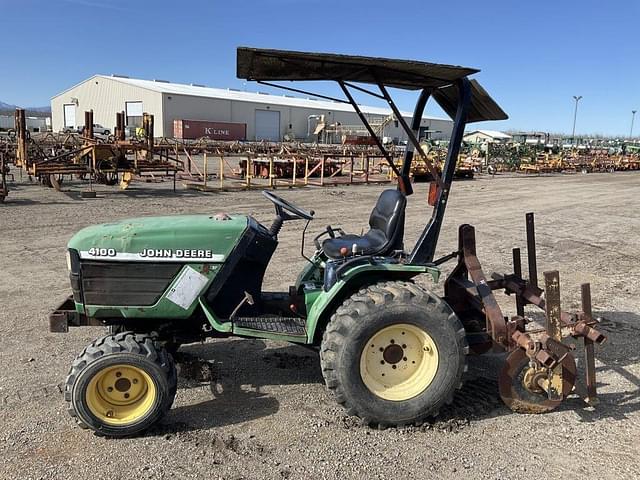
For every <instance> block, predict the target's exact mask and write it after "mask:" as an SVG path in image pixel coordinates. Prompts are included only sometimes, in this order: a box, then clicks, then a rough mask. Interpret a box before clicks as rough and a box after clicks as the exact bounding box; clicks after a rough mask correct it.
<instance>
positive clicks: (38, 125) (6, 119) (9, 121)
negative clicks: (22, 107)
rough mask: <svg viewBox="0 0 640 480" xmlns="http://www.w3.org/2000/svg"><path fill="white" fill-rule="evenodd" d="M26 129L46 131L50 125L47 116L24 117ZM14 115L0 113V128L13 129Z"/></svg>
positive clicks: (49, 119)
mask: <svg viewBox="0 0 640 480" xmlns="http://www.w3.org/2000/svg"><path fill="white" fill-rule="evenodd" d="M25 120H26V122H25V123H26V126H27V130H29V131H30V132H46V131H47V130H49V129H50V128H49V127H50V126H51V118H49V117H26V119H25ZM15 123H16V122H15V117H14V116H13V115H0V129H2V130H13V129H14V128H15V126H16V125H15Z"/></svg>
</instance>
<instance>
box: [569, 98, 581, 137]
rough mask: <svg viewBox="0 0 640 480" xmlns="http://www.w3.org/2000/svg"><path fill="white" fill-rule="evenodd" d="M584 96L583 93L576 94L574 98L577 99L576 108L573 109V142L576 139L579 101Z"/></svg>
mask: <svg viewBox="0 0 640 480" xmlns="http://www.w3.org/2000/svg"><path fill="white" fill-rule="evenodd" d="M581 98H582V95H574V96H573V99H574V100H575V101H576V108H575V110H574V111H573V131H572V132H571V143H572V144H575V141H576V118H578V102H579V101H580V99H581Z"/></svg>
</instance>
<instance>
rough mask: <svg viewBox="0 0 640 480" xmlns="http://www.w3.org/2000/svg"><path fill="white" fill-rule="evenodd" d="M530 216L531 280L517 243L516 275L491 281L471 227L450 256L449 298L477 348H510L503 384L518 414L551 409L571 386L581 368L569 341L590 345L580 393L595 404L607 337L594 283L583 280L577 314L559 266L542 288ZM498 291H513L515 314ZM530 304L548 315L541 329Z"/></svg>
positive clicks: (504, 394) (461, 234)
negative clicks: (568, 303) (565, 300)
mask: <svg viewBox="0 0 640 480" xmlns="http://www.w3.org/2000/svg"><path fill="white" fill-rule="evenodd" d="M526 220H527V222H526V224H527V256H528V267H529V280H525V279H523V278H522V262H521V256H520V249H519V248H514V249H513V273H511V274H506V275H505V274H498V273H493V274H492V275H491V279H487V277H486V275H485V274H484V272H483V270H482V266H481V264H480V261H479V260H478V257H477V256H476V241H475V229H474V228H473V227H472V226H471V225H467V224H465V225H461V226H460V229H459V249H458V251H457V252H454V254H451V255H449V256H447V257H445V258H452V257H453V256H454V255H455V256H457V258H458V264H457V265H456V267H455V268H454V270H453V271H452V272H451V274H450V275H449V277H448V278H447V280H446V282H445V299H446V301H447V302H448V303H449V305H450V306H451V307H452V308H453V310H454V311H455V312H456V314H457V315H458V317H459V318H460V319H461V321H462V323H463V324H464V327H465V329H466V331H467V339H468V341H469V347H470V350H471V352H472V353H475V354H482V353H485V352H487V351H489V350H491V349H493V350H494V351H496V352H509V354H508V356H507V358H506V362H505V365H504V367H503V368H502V370H501V372H500V374H499V389H500V396H501V397H502V400H503V401H504V402H505V403H506V404H507V406H509V408H511V409H512V410H513V411H516V412H522V413H543V412H548V411H551V410H553V409H554V408H556V407H557V406H558V405H559V404H560V403H561V402H562V400H564V398H566V397H567V396H568V395H569V394H570V393H571V392H572V391H573V389H574V386H575V383H576V371H577V369H576V362H575V358H574V356H573V354H572V351H573V350H575V348H576V344H575V342H571V343H566V342H565V340H567V339H569V338H573V339H576V340H578V339H582V340H583V342H584V352H585V376H586V379H585V383H586V393H584V392H583V395H582V396H583V398H584V400H585V402H586V403H588V404H589V405H596V404H597V402H598V399H597V392H596V380H595V356H594V345H595V344H601V343H603V342H604V341H605V340H606V337H605V336H604V335H603V334H602V333H600V332H599V331H598V330H596V329H595V328H594V327H595V325H597V324H598V320H597V319H595V318H594V317H593V314H592V310H591V291H590V285H589V284H588V283H585V284H582V289H581V295H582V311H581V312H577V313H567V312H564V311H562V309H561V308H560V276H559V273H558V272H557V271H550V272H544V283H545V285H544V286H545V288H544V290H542V289H541V288H539V287H538V273H537V263H536V244H535V230H534V217H533V213H528V214H527V216H526ZM436 263H438V262H436ZM494 290H503V291H504V292H505V293H506V294H507V295H509V296H512V295H513V296H515V303H516V315H515V316H513V317H511V318H508V317H506V316H504V315H503V312H502V309H501V308H500V306H499V305H498V302H497V301H496V298H495V296H494V294H493V291H494ZM526 305H534V306H536V307H538V308H539V309H540V310H541V311H542V312H544V317H545V319H544V326H543V327H539V326H535V323H537V322H535V320H534V319H532V318H529V317H527V316H525V310H524V307H525V306H526Z"/></svg>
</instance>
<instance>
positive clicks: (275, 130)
mask: <svg viewBox="0 0 640 480" xmlns="http://www.w3.org/2000/svg"><path fill="white" fill-rule="evenodd" d="M256 140H270V141H272V142H279V141H280V112H278V111H272V110H256Z"/></svg>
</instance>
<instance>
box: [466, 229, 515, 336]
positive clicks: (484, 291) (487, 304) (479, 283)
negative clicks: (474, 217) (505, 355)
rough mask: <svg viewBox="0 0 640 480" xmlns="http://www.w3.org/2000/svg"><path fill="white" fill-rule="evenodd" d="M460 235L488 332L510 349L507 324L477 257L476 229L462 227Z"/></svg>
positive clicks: (467, 265)
mask: <svg viewBox="0 0 640 480" xmlns="http://www.w3.org/2000/svg"><path fill="white" fill-rule="evenodd" d="M460 234H461V236H462V253H463V256H464V263H465V265H466V267H467V270H468V272H469V276H470V277H471V279H472V280H473V283H474V284H475V287H476V289H477V291H478V295H479V296H480V300H481V301H482V305H483V308H484V312H485V315H486V318H487V323H488V325H487V326H488V328H487V330H488V331H489V332H490V333H491V337H492V338H493V339H494V341H495V342H496V343H497V344H498V345H500V346H501V347H503V348H506V347H508V340H507V335H506V334H507V327H506V322H505V320H504V316H503V315H502V310H500V306H499V305H498V302H497V301H496V298H495V297H494V296H493V292H492V291H491V287H490V286H489V285H488V284H487V277H486V276H485V274H484V272H483V271H482V266H481V265H480V261H479V260H478V257H477V255H476V234H475V229H474V228H473V227H472V226H471V225H463V226H462V227H460Z"/></svg>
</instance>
